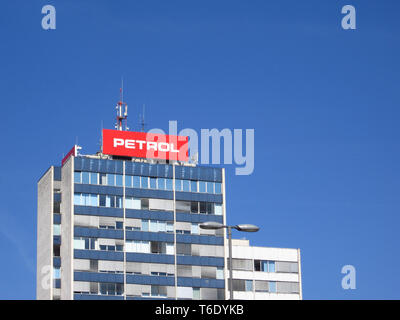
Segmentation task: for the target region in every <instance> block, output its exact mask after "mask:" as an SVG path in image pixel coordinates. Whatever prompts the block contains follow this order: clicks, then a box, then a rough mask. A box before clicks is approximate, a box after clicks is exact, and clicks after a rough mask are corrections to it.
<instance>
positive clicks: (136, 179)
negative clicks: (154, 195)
mask: <svg viewBox="0 0 400 320" xmlns="http://www.w3.org/2000/svg"><path fill="white" fill-rule="evenodd" d="M133 187H134V188H140V177H138V176H133Z"/></svg>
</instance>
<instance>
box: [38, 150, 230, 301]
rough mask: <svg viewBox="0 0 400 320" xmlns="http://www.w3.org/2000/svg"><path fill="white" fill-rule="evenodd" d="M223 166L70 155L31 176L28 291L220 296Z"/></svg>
mask: <svg viewBox="0 0 400 320" xmlns="http://www.w3.org/2000/svg"><path fill="white" fill-rule="evenodd" d="M224 189H225V185H224V170H223V169H219V168H210V167H200V166H194V165H189V164H186V165H176V164H166V163H165V164H160V163H149V162H147V161H142V160H141V161H138V160H134V159H122V160H121V159H113V158H112V157H110V156H104V155H101V154H100V155H94V156H71V157H69V159H68V160H67V161H66V162H65V163H64V164H63V165H62V167H50V169H49V170H47V172H46V173H45V174H44V175H43V176H42V178H41V179H40V181H39V182H38V241H37V298H38V299H67V300H70V299H121V300H122V299H148V298H166V299H225V288H226V284H225V282H226V280H225V279H226V277H225V263H224V261H225V260H226V257H225V250H224V239H225V234H224V231H223V230H217V231H214V230H202V229H200V228H199V223H201V222H205V221H217V222H220V223H225V206H224Z"/></svg>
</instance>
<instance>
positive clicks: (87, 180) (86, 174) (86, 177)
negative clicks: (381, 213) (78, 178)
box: [82, 172, 90, 184]
mask: <svg viewBox="0 0 400 320" xmlns="http://www.w3.org/2000/svg"><path fill="white" fill-rule="evenodd" d="M82 183H83V184H89V183H90V175H89V172H82Z"/></svg>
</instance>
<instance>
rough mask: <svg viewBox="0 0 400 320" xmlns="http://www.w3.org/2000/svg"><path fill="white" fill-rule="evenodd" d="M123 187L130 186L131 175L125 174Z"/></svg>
mask: <svg viewBox="0 0 400 320" xmlns="http://www.w3.org/2000/svg"><path fill="white" fill-rule="evenodd" d="M125 187H128V188H131V187H132V176H125Z"/></svg>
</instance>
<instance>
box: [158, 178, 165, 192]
mask: <svg viewBox="0 0 400 320" xmlns="http://www.w3.org/2000/svg"><path fill="white" fill-rule="evenodd" d="M158 189H160V190H165V178H158Z"/></svg>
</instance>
